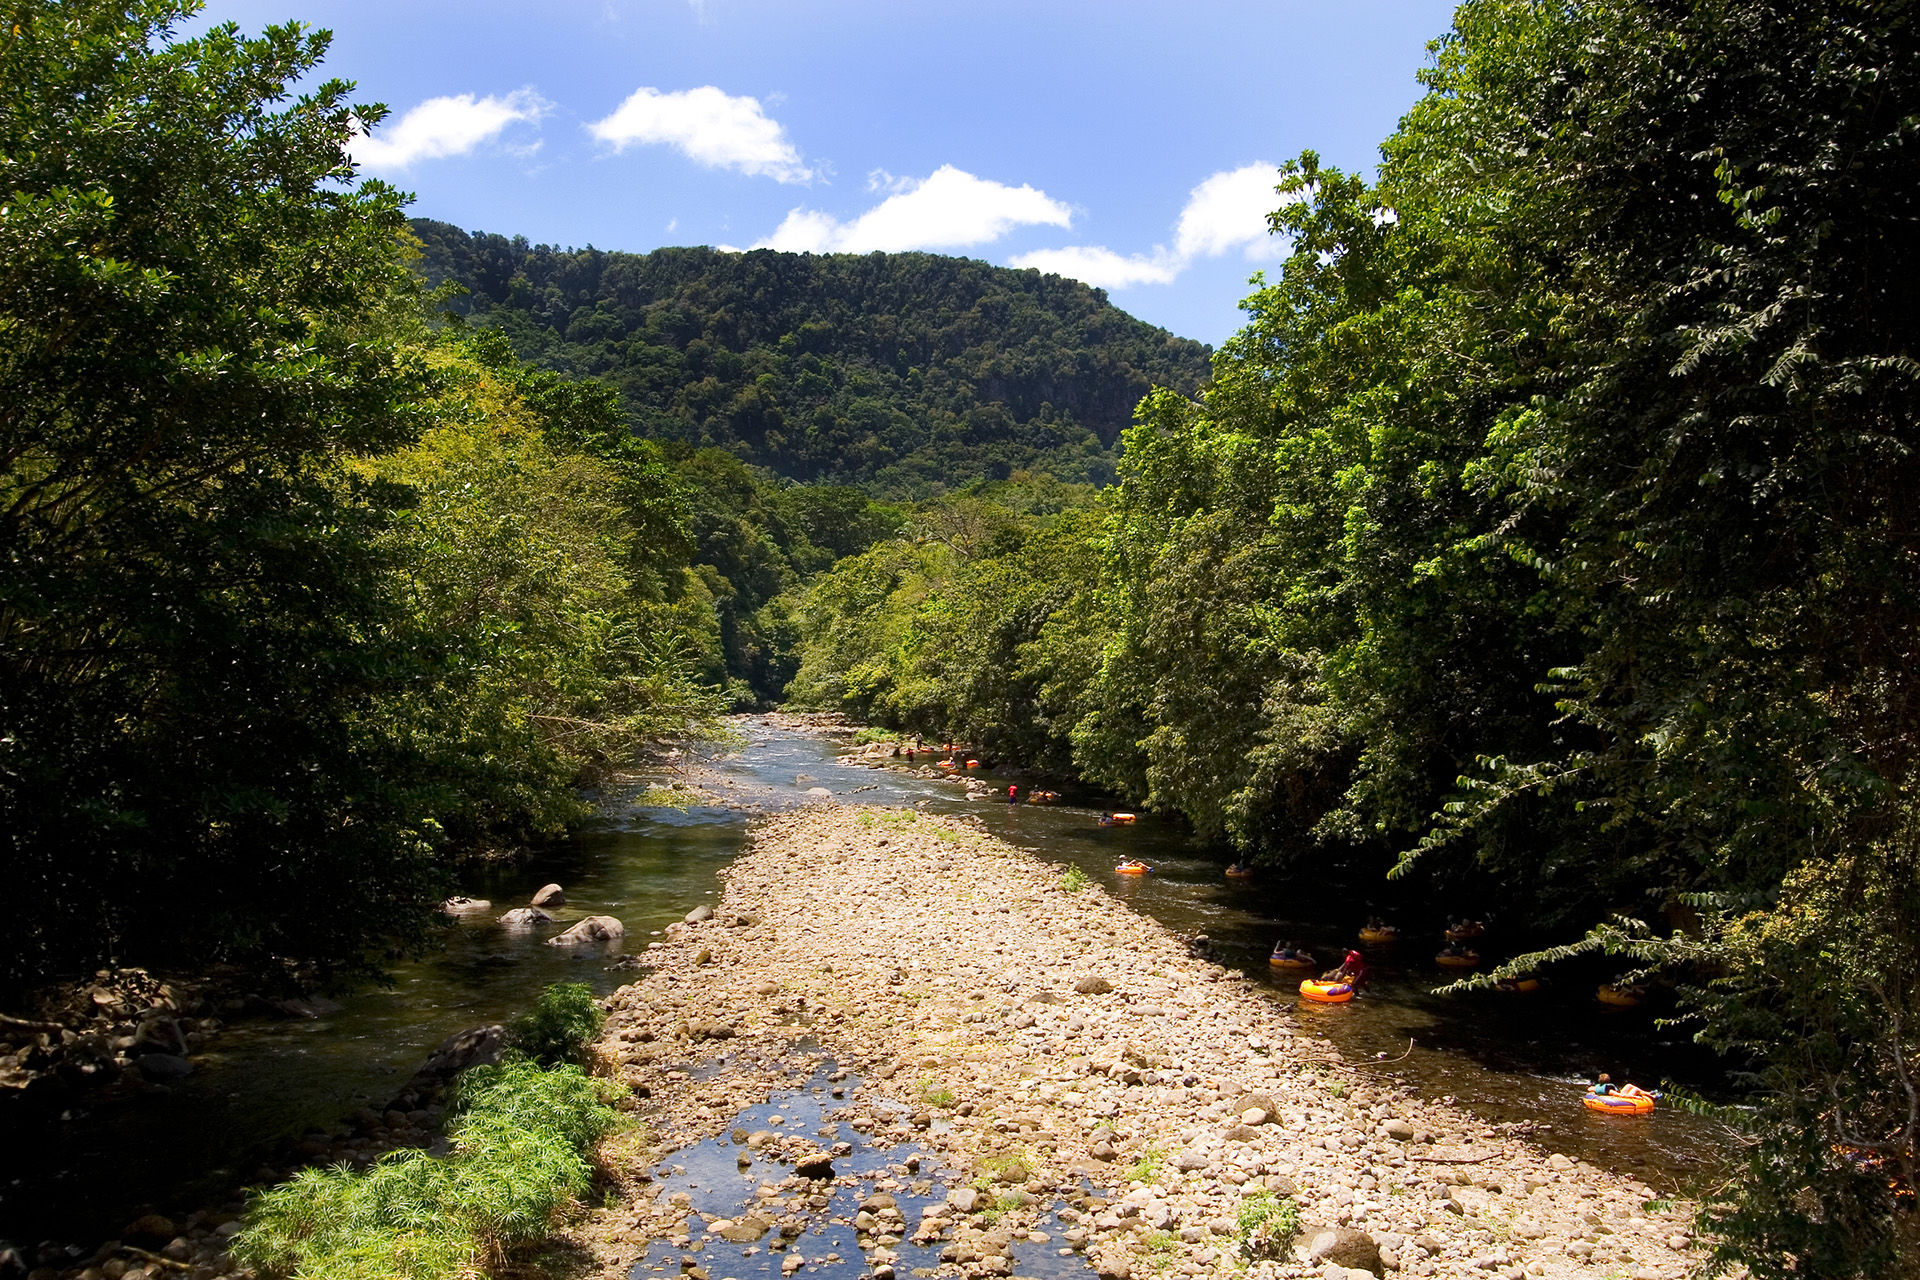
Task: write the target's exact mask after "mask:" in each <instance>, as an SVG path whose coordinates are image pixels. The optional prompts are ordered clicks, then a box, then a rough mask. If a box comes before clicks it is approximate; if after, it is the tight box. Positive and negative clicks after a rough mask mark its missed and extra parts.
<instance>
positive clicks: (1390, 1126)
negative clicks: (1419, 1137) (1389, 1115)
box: [1380, 1119, 1413, 1142]
mask: <svg viewBox="0 0 1920 1280" xmlns="http://www.w3.org/2000/svg"><path fill="white" fill-rule="evenodd" d="M1380 1131H1381V1132H1382V1133H1384V1134H1386V1135H1387V1136H1388V1137H1389V1138H1392V1139H1393V1140H1394V1141H1396V1142H1412V1141H1413V1126H1412V1125H1410V1124H1408V1123H1407V1122H1406V1121H1405V1120H1400V1119H1394V1120H1389V1121H1387V1122H1386V1123H1385V1124H1384V1125H1381V1126H1380Z"/></svg>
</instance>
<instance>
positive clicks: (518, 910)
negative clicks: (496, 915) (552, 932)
mask: <svg viewBox="0 0 1920 1280" xmlns="http://www.w3.org/2000/svg"><path fill="white" fill-rule="evenodd" d="M500 923H501V924H503V925H505V926H507V928H509V929H531V928H532V927H533V926H535V925H537V924H552V923H553V916H552V915H550V914H548V913H547V912H545V911H542V910H541V909H540V908H538V907H515V908H514V909H513V910H511V911H509V912H507V913H506V914H505V915H503V916H501V917H500Z"/></svg>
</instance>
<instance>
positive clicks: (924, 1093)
mask: <svg viewBox="0 0 1920 1280" xmlns="http://www.w3.org/2000/svg"><path fill="white" fill-rule="evenodd" d="M959 1100H960V1098H959V1095H958V1094H956V1093H954V1091H953V1090H951V1089H949V1088H947V1087H946V1086H945V1085H943V1084H936V1083H935V1082H934V1079H933V1077H932V1076H922V1077H920V1101H922V1102H924V1103H926V1104H927V1105H928V1106H930V1107H938V1108H939V1109H940V1110H942V1111H951V1110H952V1109H953V1104H954V1103H956V1102H958V1101H959Z"/></svg>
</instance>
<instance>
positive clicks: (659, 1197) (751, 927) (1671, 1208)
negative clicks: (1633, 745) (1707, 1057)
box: [571, 804, 1697, 1280]
mask: <svg viewBox="0 0 1920 1280" xmlns="http://www.w3.org/2000/svg"><path fill="white" fill-rule="evenodd" d="M723 874H724V877H725V882H726V888H725V891H724V893H723V895H722V897H721V899H720V901H719V903H718V905H717V906H716V907H714V908H711V909H707V908H702V909H701V910H699V911H696V912H694V913H693V915H692V916H691V917H690V918H689V920H688V921H687V922H685V923H683V924H678V925H674V926H672V927H670V928H669V929H667V930H666V931H665V935H664V936H663V937H662V938H661V939H660V940H658V941H656V942H654V943H652V944H651V945H650V946H649V947H648V948H647V950H646V953H645V955H644V957H643V960H644V966H645V968H646V969H647V970H648V972H647V973H646V976H645V977H644V978H643V979H642V980H641V981H639V982H636V983H634V984H633V985H630V986H627V987H624V988H621V989H620V990H619V991H617V992H616V993H614V995H613V996H612V997H610V999H609V1001H608V1006H609V1009H610V1018H609V1021H608V1026H607V1031H606V1035H605V1038H604V1040H603V1041H602V1043H601V1044H600V1046H599V1049H598V1053H599V1057H600V1060H601V1065H602V1068H603V1069H604V1070H606V1071H607V1072H609V1073H610V1074H613V1075H615V1076H617V1077H618V1078H620V1079H622V1080H624V1081H626V1082H627V1083H629V1084H630V1085H632V1086H633V1087H634V1089H635V1093H636V1101H637V1104H638V1111H639V1113H640V1116H641V1118H642V1120H643V1121H644V1123H645V1128H644V1129H643V1130H642V1131H641V1132H642V1136H643V1138H644V1139H645V1140H646V1142H648V1143H650V1149H646V1150H643V1149H641V1148H636V1147H635V1146H634V1145H633V1138H632V1136H631V1135H629V1137H628V1139H627V1140H626V1145H625V1146H623V1147H622V1148H621V1150H620V1151H619V1152H617V1153H616V1152H609V1153H608V1154H609V1157H610V1161H609V1162H610V1164H611V1165H612V1166H613V1169H614V1173H615V1175H616V1177H617V1178H618V1179H619V1181H620V1184H621V1187H622V1191H623V1196H622V1197H621V1199H620V1202H619V1203H615V1204H610V1205H608V1206H606V1207H603V1208H600V1209H596V1210H594V1211H593V1212H592V1213H591V1214H590V1215H588V1217H587V1218H586V1219H585V1220H584V1221H583V1222H582V1223H581V1224H579V1225H577V1226H576V1228H575V1229H574V1231H573V1234H572V1241H571V1243H572V1245H573V1246H574V1247H575V1248H576V1249H578V1250H579V1255H578V1256H579V1258H580V1260H581V1263H582V1264H583V1266H584V1267H585V1269H586V1270H588V1271H597V1272H598V1274H601V1275H604V1276H608V1277H612V1276H625V1275H627V1274H628V1273H629V1272H630V1270H632V1269H633V1268H634V1267H635V1265H636V1263H639V1264H641V1274H644V1273H645V1272H646V1271H648V1270H652V1271H655V1272H660V1271H667V1270H677V1271H684V1272H685V1273H686V1274H688V1275H690V1276H693V1277H694V1280H704V1278H705V1277H708V1276H712V1278H713V1280H724V1277H725V1276H726V1275H729V1274H739V1275H746V1274H752V1273H756V1272H771V1271H775V1270H777V1271H778V1273H780V1274H782V1275H793V1274H795V1273H797V1272H806V1271H821V1272H825V1273H829V1274H836V1275H851V1274H871V1275H875V1276H878V1277H883V1278H884V1277H890V1276H894V1275H895V1274H896V1273H897V1272H900V1271H906V1272H911V1273H912V1274H914V1275H923V1276H934V1275H942V1276H961V1275H964V1276H993V1275H1008V1274H1014V1273H1016V1272H1021V1273H1025V1272H1029V1271H1031V1272H1036V1273H1037V1272H1039V1271H1040V1270H1042V1269H1044V1270H1045V1272H1046V1274H1049V1275H1072V1274H1076V1273H1078V1274H1095V1273H1097V1274H1098V1275H1100V1276H1104V1277H1127V1276H1131V1277H1136V1278H1144V1277H1148V1276H1160V1275H1166V1276H1173V1275H1196V1276H1198V1275H1209V1276H1210V1275H1217V1274H1226V1273H1229V1272H1234V1271H1236V1270H1237V1269H1239V1268H1241V1267H1243V1266H1244V1267H1246V1274H1249V1275H1252V1276H1255V1277H1306V1276H1316V1277H1325V1278H1326V1280H1349V1276H1348V1273H1349V1272H1354V1273H1366V1274H1369V1275H1375V1276H1380V1275H1392V1274H1394V1273H1400V1274H1405V1275H1409V1276H1436V1277H1476V1278H1480V1277H1489V1276H1501V1277H1503V1278H1504V1280H1522V1278H1523V1277H1525V1276H1529V1275H1531V1276H1545V1277H1595V1278H1596V1280H1597V1278H1599V1277H1612V1278H1615V1280H1621V1278H1631V1280H1677V1278H1678V1277H1680V1276H1682V1275H1683V1274H1684V1273H1685V1272H1686V1271H1687V1270H1688V1269H1689V1268H1690V1266H1691V1265H1692V1264H1693V1263H1694V1262H1695V1261H1696V1260H1697V1255H1696V1254H1695V1253H1694V1244H1693V1242H1692V1240H1691V1238H1690V1230H1689V1223H1690V1214H1689V1209H1688V1206H1685V1205H1678V1204H1672V1205H1666V1204H1661V1203H1658V1202H1657V1201H1655V1200H1654V1198H1653V1193H1652V1191H1651V1190H1650V1189H1649V1188H1648V1187H1646V1186H1645V1185H1644V1184H1642V1183H1639V1182H1637V1181H1635V1180H1634V1179H1632V1178H1631V1177H1625V1176H1621V1175H1618V1174H1614V1173H1611V1172H1608V1171H1605V1170H1602V1169H1597V1168H1593V1167H1591V1166H1588V1165H1585V1164H1582V1163H1580V1162H1578V1161H1575V1160H1572V1159H1570V1158H1568V1157H1567V1156H1564V1155H1549V1154H1547V1153H1546V1152H1544V1151H1541V1150H1540V1149H1538V1148H1537V1147H1534V1146H1532V1145H1530V1144H1529V1143H1528V1142H1527V1141H1526V1139H1525V1137H1524V1134H1521V1133H1517V1132H1511V1131H1502V1130H1500V1129H1493V1128H1488V1127H1487V1126H1486V1125H1484V1124H1483V1123H1482V1122H1480V1121H1477V1120H1475V1119H1474V1118H1473V1117H1471V1116H1469V1115H1467V1114H1465V1113H1463V1112H1461V1111H1459V1110H1457V1109H1455V1108H1453V1107H1452V1106H1451V1105H1449V1100H1448V1099H1444V1098H1428V1097H1422V1096H1418V1095H1417V1094H1416V1093H1415V1092H1414V1091H1413V1090H1411V1089H1410V1088H1409V1087H1407V1086H1404V1085H1402V1084H1400V1083H1398V1082H1396V1081H1395V1080H1394V1079H1393V1078H1392V1077H1391V1075H1390V1074H1388V1071H1389V1068H1386V1067H1383V1066H1379V1065H1372V1064H1365V1063H1353V1062H1346V1061H1342V1060H1341V1059H1340V1058H1339V1056H1338V1055H1337V1054H1336V1053H1335V1052H1334V1051H1333V1050H1332V1049H1331V1047H1330V1046H1328V1045H1327V1044H1326V1043H1325V1042H1323V1041H1320V1040H1318V1039H1315V1038H1314V1037H1312V1036H1311V1035H1309V1034H1307V1033H1305V1032H1304V1031H1303V1030H1302V1029H1301V1028H1299V1027H1297V1026H1295V1025H1294V1023H1293V1020H1292V1017H1291V1013H1290V1011H1289V1010H1288V1008H1287V1007H1286V1006H1285V1005H1284V1004H1282V1003H1280V1002H1276V1001H1275V1000H1273V999H1272V998H1271V997H1270V996H1267V995H1264V994H1262V993H1261V992H1260V991H1258V990H1256V989H1255V988H1254V986H1253V985H1252V984H1251V983H1249V982H1247V981H1246V980H1245V979H1243V978H1241V977H1239V976H1238V975H1237V974H1234V973H1232V972H1230V971H1228V970H1225V969H1222V968H1220V967H1218V966H1216V965H1214V964H1211V963H1209V962H1207V961H1206V960H1204V959H1200V958H1196V957H1195V956H1193V955H1192V954H1190V951H1189V948H1188V946H1187V945H1186V943H1185V942H1184V941H1183V940H1182V939H1180V938H1179V937H1177V936H1175V935H1174V934H1172V933H1171V932H1169V931H1168V930H1166V929H1165V928H1163V927H1161V926H1160V925H1158V924H1156V923H1155V922H1153V921H1151V920H1148V919H1145V918H1143V917H1140V916H1137V915H1135V914H1133V913H1131V912H1130V911H1128V910H1127V909H1126V908H1124V907H1123V906H1121V905H1120V904H1118V903H1117V902H1115V901H1114V900H1113V899H1111V898H1110V897H1108V896H1107V895H1106V894H1105V893H1103V892H1102V891H1101V890H1100V889H1099V887H1098V886H1097V885H1094V884H1086V885H1083V886H1078V888H1077V891H1074V888H1073V887H1070V886H1069V885H1067V884H1063V882H1062V880H1061V878H1060V877H1059V876H1058V874H1057V873H1056V872H1054V871H1052V870H1051V869H1048V868H1045V867H1043V866H1042V865H1041V864H1039V863H1038V862H1036V861H1035V860H1033V859H1031V858H1030V857H1028V856H1027V855H1025V854H1023V853H1021V852H1019V851H1017V850H1015V849H1013V848H1010V847H1009V846H1007V845H1005V844H1002V843H1000V842H998V841H996V840H993V839H991V838H989V837H988V836H986V835H985V834H984V833H983V832H981V831H980V830H978V829H977V828H976V827H974V826H972V825H970V824H968V823H967V822H965V821H953V820H945V819H936V818H931V817H927V816H924V815H916V814H913V813H909V812H903V811H899V810H886V809H866V808H859V807H853V806H846V805H833V804H822V805H819V806H815V807H811V808H809V809H807V810H804V811H802V812H798V813H789V814H783V815H779V816H774V817H771V818H768V819H766V820H765V821H764V822H763V823H762V824H761V825H760V826H759V827H758V828H757V830H756V832H755V834H754V836H753V838H752V841H751V843H750V845H749V848H748V850H747V852H746V853H745V854H744V855H743V856H742V857H741V858H739V859H738V860H737V861H735V862H734V863H733V864H732V865H731V866H730V867H729V868H728V869H727V870H726V872H724V873H723ZM1334 1012H1336V1013H1337V1011H1334ZM809 1082H810V1083H811V1085H812V1087H813V1093H812V1095H811V1097H813V1098H815V1099H818V1102H817V1104H816V1105H817V1111H818V1114H817V1115H816V1116H812V1117H811V1119H810V1120H808V1121H807V1122H805V1123H796V1124H792V1125H788V1124H786V1123H784V1122H785V1121H786V1120H788V1119H789V1118H790V1114H791V1115H792V1116H799V1115H802V1114H805V1104H806V1103H807V1099H808V1096H809V1095H807V1093H806V1089H807V1086H808V1084H809ZM829 1095H831V1096H829ZM788 1113H790V1114H788ZM1618 1122H1619V1123H1659V1116H1658V1114H1657V1113H1656V1115H1655V1116H1654V1117H1652V1118H1651V1119H1639V1120H1634V1119H1627V1118H1622V1119H1620V1120H1619V1121H1618ZM807 1123H820V1124H823V1125H824V1127H820V1128H812V1129H809V1128H807ZM721 1148H726V1149H728V1150H732V1151H735V1152H737V1162H736V1161H733V1160H729V1161H727V1162H726V1163H727V1164H729V1165H736V1167H737V1176H738V1177H739V1178H740V1179H742V1181H741V1183H740V1187H742V1188H744V1189H745V1190H744V1203H743V1204H742V1205H740V1206H739V1207H737V1208H735V1209H728V1208H726V1207H725V1206H724V1204H720V1203H718V1202H716V1201H715V1200H714V1199H713V1197H712V1196H711V1194H710V1192H711V1189H712V1187H713V1186H714V1185H715V1179H716V1178H718V1179H719V1180H720V1181H723V1182H724V1181H725V1180H726V1178H727V1177H730V1176H736V1170H735V1168H726V1169H723V1170H721V1172H720V1173H718V1174H715V1173H713V1172H712V1170H713V1169H715V1168H717V1167H718V1166H717V1165H716V1162H715V1152H716V1151H718V1150H719V1149H721ZM689 1167H691V1168H693V1169H694V1171H695V1174H697V1175H698V1177H697V1178H694V1177H693V1176H692V1175H688V1174H687V1169H688V1168H689ZM676 1174H678V1175H680V1177H678V1178H676V1176H675V1175H676ZM701 1179H704V1180H705V1183H706V1187H707V1190H706V1191H702V1192H700V1193H697V1194H696V1193H695V1192H694V1191H692V1190H689V1189H688V1188H693V1187H696V1186H698V1185H699V1180H701ZM722 1200H724V1197H722ZM1289 1201H1290V1202H1291V1203H1292V1206H1293V1207H1294V1210H1295V1212H1296V1213H1297V1219H1298V1231H1297V1232H1296V1233H1295V1234H1294V1235H1293V1237H1292V1239H1291V1240H1289V1241H1285V1242H1284V1243H1281V1244H1279V1245H1277V1246H1272V1247H1267V1248H1265V1249H1263V1248H1262V1245H1263V1244H1266V1243H1267V1242H1268V1241H1269V1239H1270V1237H1271V1236H1272V1234H1273V1228H1274V1226H1275V1224H1276V1223H1277V1222H1280V1221H1283V1220H1284V1206H1285V1205H1286V1204H1287V1202H1289ZM722 1244H724V1245H726V1246H727V1247H728V1249H729V1250H730V1251H729V1252H726V1253H725V1254H724V1255H723V1254H721V1253H717V1252H715V1247H717V1246H719V1245H722ZM1249 1255H1252V1256H1249ZM588 1259H591V1262H590V1263H588V1262H587V1260H588ZM1022 1259H1025V1260H1027V1261H1022ZM1033 1259H1044V1261H1045V1266H1044V1268H1042V1266H1041V1265H1040V1263H1038V1262H1035V1261H1032V1260H1033ZM1352 1280H1357V1277H1353V1278H1352Z"/></svg>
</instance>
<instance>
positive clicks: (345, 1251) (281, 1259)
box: [233, 988, 618, 1280]
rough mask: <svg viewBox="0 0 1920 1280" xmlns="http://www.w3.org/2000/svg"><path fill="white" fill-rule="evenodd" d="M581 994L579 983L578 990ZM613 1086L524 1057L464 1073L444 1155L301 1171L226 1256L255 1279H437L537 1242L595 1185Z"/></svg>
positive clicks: (258, 1197)
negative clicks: (594, 1157)
mask: <svg viewBox="0 0 1920 1280" xmlns="http://www.w3.org/2000/svg"><path fill="white" fill-rule="evenodd" d="M582 989H583V990H584V988H582ZM616 1092H617V1088H616V1087H615V1086H612V1085H609V1084H607V1083H605V1082H603V1081H597V1080H594V1079H592V1078H591V1077H589V1076H588V1075H586V1073H584V1072H583V1071H581V1070H580V1069H579V1068H578V1067H575V1066H571V1065H563V1066H558V1067H553V1068H550V1069H542V1068H541V1067H540V1065H539V1064H538V1063H536V1062H535V1061H533V1060H532V1059H530V1058H527V1057H519V1056H516V1057H513V1058H511V1059H510V1060H509V1061H507V1062H505V1063H503V1064H502V1065H500V1066H497V1067H474V1068H472V1069H470V1070H469V1071H467V1072H466V1073H465V1074H464V1075H462V1076H461V1077H460V1080H459V1083H458V1086H457V1091H456V1093H455V1096H454V1104H453V1110H452V1116H453V1118H452V1120H451V1122H450V1125H449V1129H448V1139H449V1142H450V1145H451V1147H452V1151H451V1153H450V1154H449V1155H448V1156H447V1157H446V1158H444V1159H436V1158H434V1157H432V1156H429V1155H427V1154H426V1153H425V1152H424V1151H394V1152H390V1153H388V1154H387V1155H385V1156H382V1157H381V1158H380V1160H379V1161H377V1162H376V1163H375V1164H374V1165H373V1166H372V1167H371V1168H368V1169H366V1170H365V1171H355V1170H353V1169H350V1168H347V1167H346V1166H344V1165H336V1166H335V1167H333V1168H330V1169H304V1170H302V1171H301V1172H300V1173H298V1174H297V1175H295V1176H294V1177H293V1178H292V1179H291V1180H289V1181H287V1182H285V1183H282V1184H281V1185H280V1186H277V1187H274V1188H271V1189H269V1190H267V1191H263V1192H259V1193H257V1194H255V1196H254V1197H253V1200H252V1203H251V1204H250V1205H249V1206H248V1208H247V1214H246V1221H245V1227H244V1229H243V1230H241V1231H240V1233H239V1234H238V1235H236V1236H235V1237H234V1241H233V1254H234V1257H235V1258H236V1259H237V1260H238V1261H239V1262H240V1263H241V1264H242V1265H243V1266H247V1267H250V1268H252V1269H254V1270H255V1271H257V1272H260V1273H261V1274H263V1275H272V1276H291V1275H296V1274H297V1275H299V1276H302V1277H307V1278H308V1280H444V1277H448V1276H461V1275H472V1274H474V1273H476V1272H478V1271H479V1270H480V1269H481V1268H483V1267H484V1266H486V1265H488V1264H492V1263H497V1262H499V1261H500V1260H501V1259H503V1258H504V1257H505V1255H506V1253H507V1252H508V1251H509V1250H511V1249H514V1248H517V1247H521V1246H525V1245H528V1244H532V1243H534V1242H537V1241H539V1240H542V1239H544V1238H545V1237H546V1236H547V1235H548V1234H549V1233H550V1232H551V1231H552V1229H553V1226H554V1223H555V1222H556V1220H557V1219H558V1218H560V1217H561V1216H562V1215H563V1214H564V1213H565V1212H567V1211H568V1210H570V1209H571V1208H573V1207H574V1206H575V1205H577V1204H578V1203H579V1200H580V1198H581V1197H582V1196H584V1195H585V1194H586V1193H587V1191H588V1189H589V1187H590V1186H591V1184H592V1180H593V1171H592V1167H591V1166H590V1165H589V1164H588V1161H587V1153H588V1151H590V1150H591V1149H592V1147H593V1145H594V1143H596V1142H597V1141H598V1140H599V1139H600V1137H601V1136H602V1135H603V1134H605V1133H607V1132H608V1131H609V1130H610V1129H612V1128H613V1126H614V1124H615V1123H616V1121H617V1120H618V1116H617V1114H616V1113H615V1111H614V1110H613V1108H612V1107H611V1106H610V1105H608V1104H609V1103H610V1101H611V1100H612V1097H613V1095H614V1094H615V1093H616Z"/></svg>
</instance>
